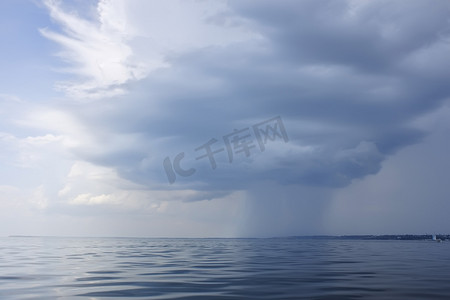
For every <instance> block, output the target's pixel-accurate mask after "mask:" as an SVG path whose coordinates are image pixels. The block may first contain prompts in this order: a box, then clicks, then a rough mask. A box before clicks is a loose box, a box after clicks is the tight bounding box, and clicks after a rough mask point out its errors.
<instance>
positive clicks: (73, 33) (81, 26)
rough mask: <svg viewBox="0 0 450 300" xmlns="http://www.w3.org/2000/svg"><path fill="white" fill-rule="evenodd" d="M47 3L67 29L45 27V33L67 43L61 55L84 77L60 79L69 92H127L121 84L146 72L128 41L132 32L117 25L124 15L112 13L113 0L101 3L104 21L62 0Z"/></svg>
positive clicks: (91, 94)
mask: <svg viewBox="0 0 450 300" xmlns="http://www.w3.org/2000/svg"><path fill="white" fill-rule="evenodd" d="M45 4H46V6H47V7H48V9H49V10H50V15H51V17H52V18H53V19H54V20H55V21H56V22H58V23H59V24H60V25H61V27H62V29H63V33H56V32H54V31H51V30H49V29H41V33H42V34H43V35H44V36H45V37H47V38H48V39H51V40H53V41H55V42H57V43H58V44H60V45H61V46H62V47H63V49H64V51H62V52H61V53H60V54H59V55H60V56H61V58H62V59H64V60H66V61H67V62H69V63H70V64H71V65H72V67H71V68H70V69H67V70H66V71H68V72H70V73H73V74H75V75H77V76H79V77H81V78H84V81H72V82H64V83H60V84H59V86H60V87H61V88H62V89H63V90H65V91H66V92H67V93H68V94H70V95H71V96H74V97H76V98H78V99H81V98H98V97H104V96H114V95H117V94H120V93H123V89H122V88H121V85H122V84H124V83H126V82H127V81H128V80H131V79H140V78H142V77H143V76H145V74H146V72H147V68H146V66H144V65H143V64H142V63H139V62H136V61H134V58H133V51H132V49H131V48H130V47H129V46H128V45H127V43H126V39H127V37H128V35H129V34H130V33H129V32H127V31H126V28H125V27H123V26H122V27H121V26H118V25H117V24H120V22H121V20H120V18H121V16H120V15H118V14H110V10H108V9H107V6H108V5H111V4H110V3H109V2H102V3H101V5H99V21H100V22H101V23H100V24H98V23H95V22H93V21H89V20H86V19H83V18H80V17H79V16H77V15H75V14H71V13H68V12H65V11H64V10H63V8H62V7H61V5H60V3H59V2H56V1H50V0H49V1H46V2H45Z"/></svg>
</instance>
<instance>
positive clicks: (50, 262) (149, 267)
mask: <svg viewBox="0 0 450 300" xmlns="http://www.w3.org/2000/svg"><path fill="white" fill-rule="evenodd" d="M0 299H450V242H443V243H436V242H431V241H355V240H348V241H345V240H304V239H131V238H129V239H128V238H127V239H125V238H123V239H120V238H119V239H118V238H101V239H94V238H0Z"/></svg>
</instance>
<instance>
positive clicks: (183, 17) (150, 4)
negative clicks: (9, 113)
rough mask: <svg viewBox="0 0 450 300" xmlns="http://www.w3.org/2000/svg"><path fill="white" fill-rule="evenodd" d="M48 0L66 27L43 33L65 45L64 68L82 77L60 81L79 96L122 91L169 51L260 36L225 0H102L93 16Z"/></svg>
mask: <svg viewBox="0 0 450 300" xmlns="http://www.w3.org/2000/svg"><path fill="white" fill-rule="evenodd" d="M45 4H46V6H47V7H48V9H49V11H50V15H51V17H52V18H53V19H54V20H55V21H56V22H57V23H58V24H59V25H60V26H61V28H62V33H57V32H55V31H51V30H49V29H45V28H44V29H41V33H42V34H43V35H44V36H45V37H46V38H48V39H50V40H53V41H55V42H56V43H58V44H60V45H61V46H62V48H63V51H62V52H60V53H59V56H60V57H61V58H62V59H63V60H64V61H66V62H68V63H69V64H70V65H71V66H72V67H71V68H68V69H66V70H63V71H66V72H69V73H72V74H74V75H76V76H78V77H80V79H79V80H78V81H76V80H74V81H70V82H60V83H59V84H58V85H57V87H58V88H61V89H62V90H64V91H65V92H66V93H67V94H69V95H71V96H73V97H75V98H77V99H96V98H103V97H112V96H115V95H120V94H123V93H125V92H126V91H125V89H124V87H123V85H124V84H125V83H127V82H128V81H130V80H139V79H142V78H144V77H145V76H146V75H147V74H148V73H149V72H151V71H154V70H157V69H160V68H164V67H168V66H169V65H170V64H169V63H168V61H167V55H173V54H176V53H180V52H183V51H190V50H192V49H197V48H203V47H208V46H225V45H228V44H230V43H236V42H241V41H245V40H248V39H253V38H260V36H259V35H257V34H255V33H254V32H252V31H251V30H249V29H248V28H246V27H245V26H244V25H245V21H244V19H239V18H238V17H237V16H235V15H233V14H231V13H230V12H229V11H228V8H227V5H226V2H224V1H219V2H198V1H190V0H189V1H174V0H171V1H139V0H133V1H123V0H118V1H109V0H102V1H99V2H98V5H97V16H96V20H94V21H92V20H88V19H86V18H83V17H82V16H79V15H77V14H75V13H69V12H67V11H65V10H64V8H63V7H62V5H61V4H60V3H59V2H57V1H53V0H48V1H46V2H45Z"/></svg>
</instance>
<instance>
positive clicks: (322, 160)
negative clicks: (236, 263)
mask: <svg viewBox="0 0 450 300" xmlns="http://www.w3.org/2000/svg"><path fill="white" fill-rule="evenodd" d="M229 5H230V9H231V14H237V15H239V16H240V17H241V18H244V19H245V20H247V21H248V22H249V23H248V24H250V25H248V26H250V29H251V30H253V31H255V32H257V33H259V34H260V35H261V36H262V38H261V39H256V40H249V41H246V42H239V43H234V44H231V45H228V46H211V47H204V48H199V49H195V50H192V49H191V50H190V51H189V52H179V53H172V54H171V55H169V56H167V57H166V60H167V62H168V63H170V65H171V67H169V68H166V69H161V70H157V71H153V72H152V73H151V74H150V75H149V76H148V77H147V78H145V79H143V80H140V81H137V82H133V83H129V84H128V86H127V87H126V88H127V90H128V94H126V95H123V96H117V97H115V98H112V99H107V100H103V101H98V102H95V103H92V104H91V105H89V107H86V106H84V105H80V106H77V105H74V106H73V107H72V108H71V110H72V111H73V112H75V114H76V115H78V117H79V118H80V119H81V120H82V121H83V122H84V123H86V124H89V125H90V126H91V128H93V134H94V136H95V137H96V138H97V142H98V145H99V148H98V149H96V150H95V151H92V149H83V148H75V149H74V152H75V153H76V154H77V155H78V156H80V157H81V158H83V159H85V160H88V161H91V162H94V163H96V164H99V165H105V166H110V167H114V168H115V169H117V170H118V172H119V174H120V175H121V176H122V177H124V178H127V179H130V180H132V181H135V182H138V183H141V184H144V185H147V186H148V187H149V188H150V187H158V188H167V189H177V188H186V187H188V188H194V189H199V190H208V191H217V192H218V193H219V194H220V195H223V193H225V192H226V191H231V190H234V189H246V188H248V187H249V186H251V185H253V184H256V183H258V182H261V181H274V182H277V184H280V185H303V186H316V187H317V186H318V187H342V186H345V185H348V184H349V183H350V182H351V181H352V180H353V179H356V178H363V177H364V176H366V175H369V174H375V173H377V172H378V171H379V170H380V168H381V165H382V162H383V161H384V160H385V159H386V158H387V157H388V156H389V155H391V154H393V153H395V151H397V150H398V149H401V148H402V147H405V146H407V145H411V144H414V143H417V142H418V141H420V140H421V139H422V138H423V137H424V135H425V133H424V132H422V131H420V130H418V129H416V128H414V127H413V126H412V122H413V121H414V120H415V119H416V118H418V117H420V116H422V115H423V114H426V113H428V112H430V111H433V110H435V109H437V108H438V107H440V106H441V105H442V103H443V101H444V100H445V99H446V98H448V96H449V95H450V86H449V85H448V82H447V81H448V78H450V76H449V75H450V74H449V72H450V71H448V70H450V68H445V66H448V67H450V66H449V64H450V63H449V62H448V60H446V59H445V55H444V54H443V53H446V52H445V51H448V50H449V48H450V47H449V43H448V41H449V38H450V31H449V30H450V24H449V23H448V15H449V12H450V3H449V2H448V1H434V2H433V5H430V3H429V2H427V1H408V2H406V1H371V2H364V3H361V2H353V1H277V2H274V1H231V2H230V4H229ZM219 17H220V18H223V17H224V16H218V18H219ZM210 21H211V22H212V21H214V20H210ZM275 116H280V117H281V118H282V121H283V123H284V125H285V127H286V131H287V134H288V136H289V142H288V143H284V142H283V141H281V140H278V141H277V142H273V143H269V144H268V145H267V149H266V151H264V152H261V151H258V149H257V148H254V149H253V150H252V151H253V152H252V154H251V155H250V156H249V157H247V158H246V157H244V156H243V155H240V156H236V158H235V160H234V161H233V163H229V161H228V158H227V156H226V154H225V152H226V151H224V152H222V153H220V154H218V155H217V168H216V169H215V170H212V169H211V166H210V165H209V164H208V162H207V160H201V161H200V160H195V157H197V156H199V155H200V153H199V152H195V151H194V149H195V148H197V147H199V146H201V145H202V144H205V143H206V142H208V141H209V140H210V139H211V138H216V139H217V140H218V142H217V144H215V145H214V147H215V146H216V145H217V147H219V146H221V147H224V144H223V140H222V138H223V136H224V135H226V134H229V133H231V132H232V131H233V130H234V129H243V128H246V127H251V126H252V125H254V124H256V123H258V122H262V121H265V120H267V119H270V118H272V117H275ZM115 135H128V136H133V137H134V138H133V139H131V140H130V141H129V142H128V143H126V144H123V143H122V144H120V145H118V144H117V142H115V141H113V140H112V139H111V138H110V137H111V136H115ZM100 146H101V147H100ZM180 152H185V154H186V157H185V159H184V160H183V167H184V168H186V169H188V168H190V167H194V168H195V169H196V172H195V174H193V175H192V176H190V177H185V178H183V177H180V176H178V177H177V179H176V182H175V183H174V184H173V185H169V183H168V181H167V177H166V174H165V172H164V168H163V160H164V159H165V158H166V157H170V159H171V160H173V159H174V158H175V156H176V155H177V154H178V153H180Z"/></svg>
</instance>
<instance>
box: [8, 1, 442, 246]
mask: <svg viewBox="0 0 450 300" xmlns="http://www.w3.org/2000/svg"><path fill="white" fill-rule="evenodd" d="M0 25H1V26H0V39H1V43H0V116H1V118H0V236H8V235H52V236H53V235H56V236H130V237H273V236H292V235H325V234H326V235H328V234H330V235H331V234H332V235H344V234H402V233H408V234H432V233H443V234H444V233H447V234H448V233H450V218H448V215H449V212H450V185H449V184H448V182H449V179H448V178H450V156H449V153H450V137H449V132H450V84H449V80H450V59H449V58H450V2H449V1H447V0H434V1H433V5H430V2H429V1H427V0H411V1H399V0H393V1H387V0H374V1H364V0H357V1H355V0H333V1H328V0H303V1H294V0H281V1H269V0H259V1H256V0H253V1H247V0H235V1H234V0H228V1H225V0H220V1H208V0H178V1H177V0H168V1H166V0H165V1H161V0H159V1H157V0H151V1H146V0H110V1H108V0H100V1H94V0H92V1H88V0H70V1H56V0H44V1H41V0H5V1H0Z"/></svg>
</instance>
